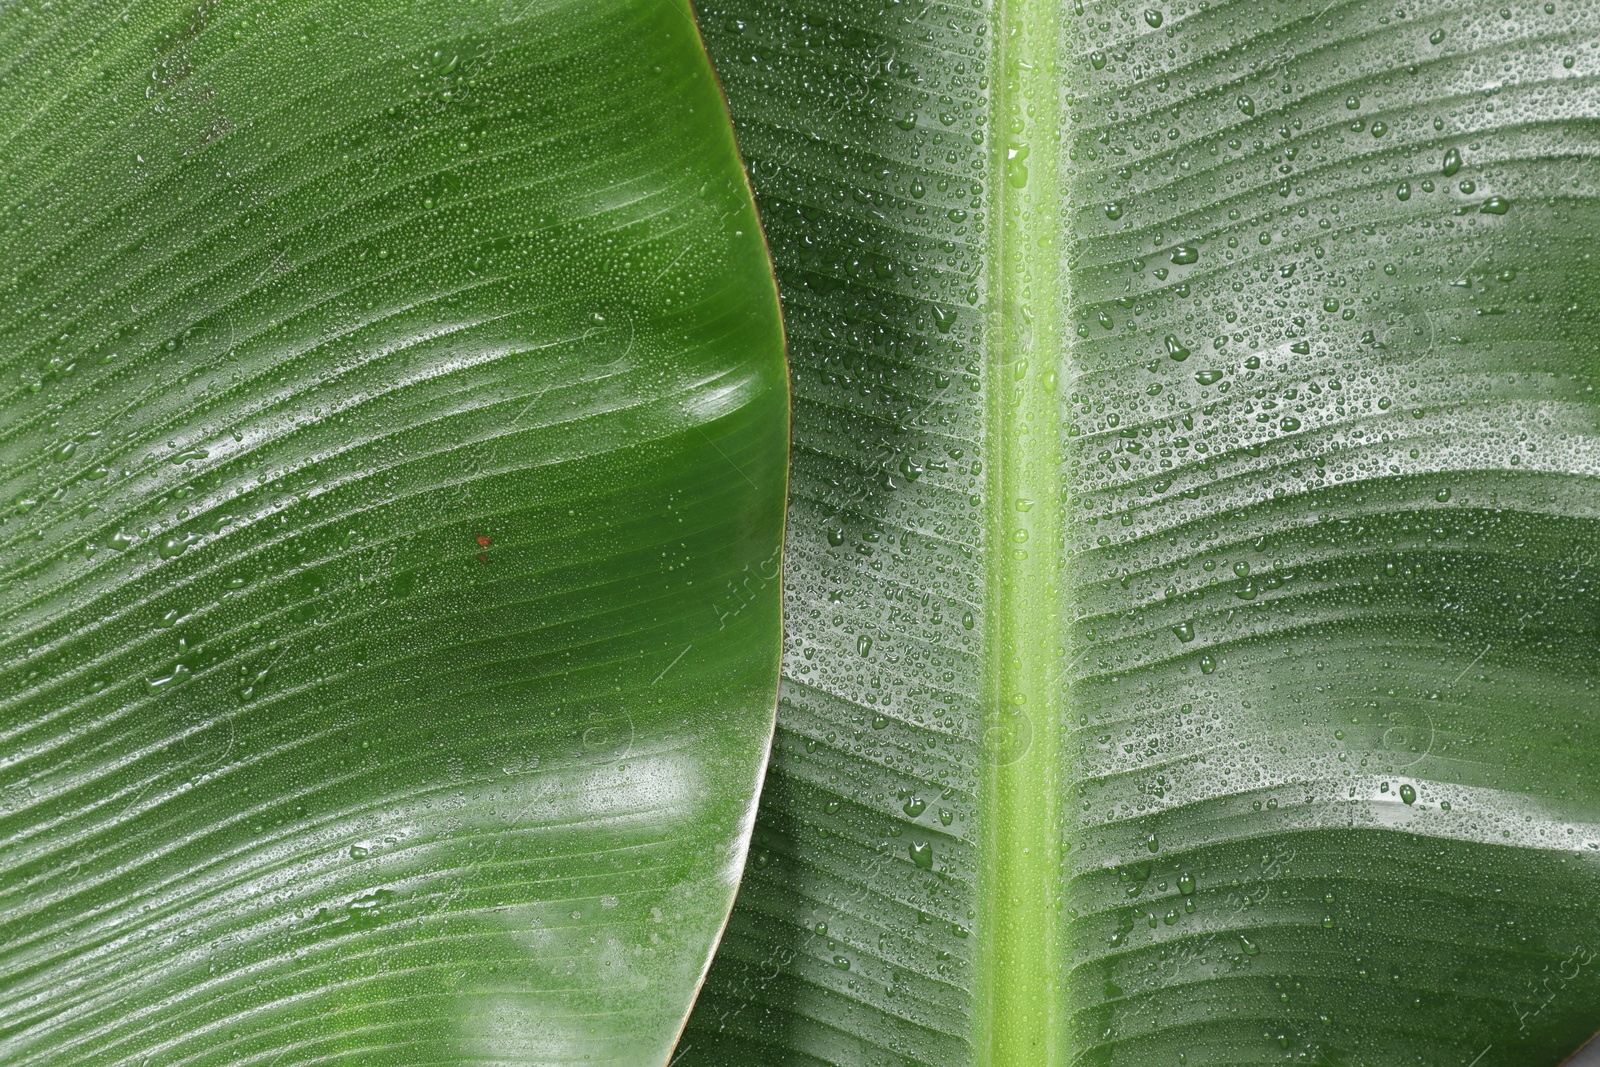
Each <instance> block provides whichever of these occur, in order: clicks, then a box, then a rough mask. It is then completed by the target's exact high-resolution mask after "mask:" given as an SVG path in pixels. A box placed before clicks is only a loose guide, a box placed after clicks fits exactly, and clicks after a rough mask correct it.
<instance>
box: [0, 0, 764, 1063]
mask: <svg viewBox="0 0 1600 1067" xmlns="http://www.w3.org/2000/svg"><path fill="white" fill-rule="evenodd" d="M0 145H3V148H0V366H3V375H0V501H3V503H4V508H3V512H0V798H3V799H0V1061H3V1062H5V1063H6V1064H7V1065H17V1067H22V1065H25V1064H40V1065H44V1064H48V1065H65V1064H140V1065H145V1064H148V1065H152V1067H153V1065H156V1064H194V1065H198V1064H213V1063H217V1064H220V1063H229V1064H257V1065H261V1067H290V1065H298V1064H328V1063H345V1064H368V1065H375V1064H424V1063H448V1064H467V1063H483V1064H490V1063H492V1064H497V1065H506V1064H553V1063H566V1062H578V1061H583V1062H588V1063H615V1064H660V1063H662V1062H664V1061H665V1059H666V1057H667V1054H668V1051H669V1049H670V1047H671V1044H672V1042H673V1040H674V1038H675V1036H676V1034H677V1031H678V1029H679V1027H680V1025H681V1023H682V1020H683V1017H684V1015H685V1014H686V1012H687V1010H688V1006H689V1003H690V1001H691V999H692V997H693V994H694V990H695V988H696V986H697V984H698V981H699V979H700V977H701V975H702V973H703V968H704V967H705V965H706V963H707V960H708V958H709V955H710V952H711V949H712V945H713V943H714V941H715V939H716V937H717V934H718V932H719V930H720V928H721V926H722V924H723V922H724V918H725V916H726V913H727V909H728V907H729V905H730V901H731V897H732V893H733V889H734V885H735V883H736V880H737V872H738V870H739V868H740V864H741V862H742V859H743V855H744V850H745V846H746V842H747V840H748V834H749V826H750V821H751V817H752V809H753V803H754V801H753V798H754V794H755V792H756V789H757V786H758V782H759V778H760V774H761V768H762V766H763V762H764V758H765V753H766V744H767V739H768V737H769V734H770V730H771V723H772V715H773V708H774V705H775V701H776V684H777V653H778V637H779V630H778V627H779V600H778V592H777V590H778V582H777V568H778V549H779V545H780V536H781V528H782V521H783V494H784V487H785V457H786V450H787V390H786V383H785V376H784V366H783V358H782V340H781V333H780V329H779V324H778V316H777V302H776V299H775V296H774V292H773V288H772V281H771V274H770V269H769V267H768V265H767V261H766V257H765V253H764V249H763V246H762V243H761V240H760V235H759V233H758V230H757V225H756V219H755V215H754V212H753V210H752V206H751V203H750V200H749V194H748V190H747V188H746V186H745V183H744V179H743V175H742V173H741V170H740V167H739V163H738V159H737V155H736V152H735V148H734V144H733V140H732V136H731V129H730V126H729V123H728V119H727V115H726V112H725V110H724V107H723V104H722V101H721V98H720V96H719V94H718V93H717V91H716V87H715V82H714V80H713V78H712V74H711V71H710V68H709V65H708V64H707V62H706V57H705V54H704V51H703V49H702V48H701V46H700V44H699V41H698V38H697V36H696V33H695V30H694V27H693V24H692V23H691V22H690V21H689V20H688V19H687V17H686V15H685V14H684V12H683V10H682V9H681V8H680V7H678V6H676V5H674V4H672V3H669V2H667V0H628V2H624V0H603V2H591V3H582V4H579V3H555V2H552V3H543V2H535V3H531V4H530V3H526V2H518V3H477V4H471V3H446V2H443V0H422V2H418V3H405V4H399V3H379V2H357V3H322V2H317V0H294V2H281V3H253V2H245V3H238V4H211V3H205V4H199V5H196V4H193V3H178V2H175V0H153V2H138V3H133V4H110V3H98V2H88V0H82V2H79V0H73V2H56V3H42V4H41V3H34V2H27V3H23V2H6V3H3V4H0Z"/></svg>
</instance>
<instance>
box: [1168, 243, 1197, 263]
mask: <svg viewBox="0 0 1600 1067" xmlns="http://www.w3.org/2000/svg"><path fill="white" fill-rule="evenodd" d="M1199 259H1200V250H1199V249H1198V248H1195V247H1194V246H1193V245H1179V246H1178V247H1177V248H1174V249H1173V250H1172V262H1174V263H1176V264H1177V265H1178V266H1180V267H1183V266H1187V265H1188V264H1190V263H1196V262H1198V261H1199Z"/></svg>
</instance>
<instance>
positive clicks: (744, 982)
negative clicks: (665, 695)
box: [678, 0, 1600, 1067]
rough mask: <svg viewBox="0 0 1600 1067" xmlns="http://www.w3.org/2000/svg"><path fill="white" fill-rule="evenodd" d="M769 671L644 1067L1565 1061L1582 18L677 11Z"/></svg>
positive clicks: (744, 2)
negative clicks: (759, 413) (757, 436)
mask: <svg viewBox="0 0 1600 1067" xmlns="http://www.w3.org/2000/svg"><path fill="white" fill-rule="evenodd" d="M701 22H702V26H703V28H704V31H705V34H706V38H707V44H708V47H709V49H710V52H711V54H712V57H713V59H714V61H715V62H716V65H717V68H718V71H719V74H720V76H721V78H722V81H723V84H724V86H725V87H726V89H727V92H728V96H729V100H730V105H731V108H732V111H733V115H734V119H735V127H736V130H737V133H738V136H739V140H740V145H741V148H742V149H743V151H744V153H745V155H746V161H747V165H748V167H749V169H750V172H751V175H752V179H753V182H754V186H755V191H756V199H757V203H758V205H759V206H760V208H761V210H762V215H763V219H764V222H765V224H766V228H767V236H768V239H769V242H770V244H771V248H772V254H773V258H774V261H775V263H776V267H777V271H778V279H779V288H780V291H781V292H782V293H783V295H784V309H785V316H786V320H787V330H788V336H789V345H790V360H791V365H792V373H793V381H794V390H795V409H794V410H795V448H794V455H793V460H792V469H793V473H792V479H793V482H792V490H791V500H790V522H789V543H788V562H787V575H788V590H789V598H788V605H787V627H788V638H787V641H788V644H787V647H786V650H785V668H784V673H785V679H784V683H783V690H782V694H783V695H782V702H781V709H780V714H779V731H778V737H777V740H776V742H775V749H774V754H773V760H772V765H771V769H770V770H769V774H768V780H767V786H766V791H765V794H764V797H763V801H762V809H761V815H760V819H759V822H758V827H757V831H756V838H755V842H754V844H753V846H752V848H753V853H752V856H753V858H752V862H751V864H750V865H749V867H748V868H747V872H746V876H745V882H744V886H743V888H742V890H741V893H740V898H739V902H738V904H737V906H736V908H735V911H734V915H733V919H732V921H731V924H730V927H729V932H728V933H727V935H726V936H725V938H724V941H723V945H722V948H721V949H720V951H719V954H718V957H717V959H716V961H715V963H714V964H713V967H712V971H711V975H710V977H709V979H708V982H707V987H706V990H705V991H704V993H703V994H702V995H701V997H700V999H699V1002H698V1003H697V1006H696V1009H695V1013H694V1015H693V1017H692V1018H691V1020H690V1024H689V1027H688V1029H687V1031H686V1033H685V1036H684V1039H683V1043H682V1045H681V1046H680V1056H681V1059H680V1060H679V1061H678V1062H679V1063H681V1064H683V1065H685V1067H689V1065H702V1064H704V1065H709V1064H749V1063H757V1062H759V1063H770V1064H805V1065H820V1064H848V1065H867V1064H871V1065H896V1067H898V1065H909V1064H938V1065H944V1064H968V1063H977V1064H987V1065H995V1067H1038V1065H1054V1064H1082V1065H1089V1064H1096V1065H1117V1067H1170V1065H1185V1064H1186V1065H1198V1064H1208V1065H1214V1064H1228V1065H1239V1064H1268V1063H1306V1064H1319V1065H1349V1067H1355V1065H1379V1064H1400V1063H1407V1064H1429V1065H1437V1067H1447V1065H1448V1067H1465V1065H1467V1064H1473V1065H1475V1067H1495V1065H1532V1064H1547V1065H1554V1064H1557V1063H1559V1062H1560V1061H1561V1060H1562V1059H1563V1058H1564V1057H1565V1056H1566V1055H1568V1054H1570V1053H1571V1052H1572V1050H1574V1049H1575V1048H1577V1047H1578V1046H1579V1045H1580V1044H1582V1043H1583V1041H1584V1039H1585V1038H1587V1037H1588V1036H1589V1035H1590V1034H1592V1033H1593V1032H1594V1031H1595V1029H1596V1028H1597V1027H1600V970H1597V968H1596V965H1595V964H1596V958H1597V952H1600V944H1597V942H1596V931H1597V930H1600V866H1597V864H1600V853H1597V849H1600V776H1597V775H1600V696H1597V691H1596V681H1597V661H1596V658H1595V655H1594V649H1595V647H1596V636H1597V618H1600V613H1597V611H1596V607H1597V603H1600V601H1597V596H1596V582H1595V578H1596V575H1595V568H1596V565H1597V564H1600V527H1597V519H1600V483H1597V481H1596V475H1597V474H1600V459H1597V457H1600V441H1597V439H1596V435H1597V429H1600V427H1597V421H1600V401H1597V398H1596V395H1595V386H1596V384H1597V380H1600V347H1597V344H1596V341H1595V337H1596V329H1595V326H1596V309H1597V308H1600V291H1597V282H1596V277H1597V275H1596V273H1595V271H1594V269H1593V266H1592V264H1591V256H1592V255H1593V254H1594V251H1595V235H1596V234H1597V233H1600V214H1597V212H1596V209H1595V201H1594V194H1595V192H1596V176H1595V175H1596V171H1595V167H1594V163H1593V161H1594V158H1595V157H1596V155H1597V153H1600V126H1597V125H1596V122H1595V117H1596V116H1597V115H1600V110H1597V104H1600V99H1597V97H1596V95H1595V84H1596V82H1595V76H1596V71H1597V69H1600V68H1597V63H1600V53H1597V52H1596V50H1595V49H1596V42H1597V40H1600V32H1597V31H1600V7H1597V6H1596V5H1594V4H1590V3H1582V2H1578V3H1573V2H1565V0H1563V2H1558V3H1551V4H1542V3H1541V4H1527V5H1520V6H1512V7H1506V6H1503V5H1499V4H1470V3H1469V4H1457V3H1435V2H1431V0H1425V2H1422V3H1404V4H1399V5H1396V4H1393V3H1381V4H1380V3H1367V2H1341V0H1336V2H1333V3H1328V2H1326V0H1317V2H1310V0H1307V2H1304V3H1301V2H1292V0H1269V2H1223V3H1215V2H1213V3H1188V2H1184V3H1173V4H1167V3H1159V2H1154V0H1141V2H1140V3H1120V2H1113V3H1102V4H1088V3H1083V4H1079V3H1077V2H1075V0H1074V2H1042V0H997V2H995V3H992V4H988V3H984V4H968V3H938V2H924V0H907V2H904V3H892V2H885V3H870V4H853V3H839V2H836V0H709V2H707V3H706V4H704V5H703V6H702V9H701Z"/></svg>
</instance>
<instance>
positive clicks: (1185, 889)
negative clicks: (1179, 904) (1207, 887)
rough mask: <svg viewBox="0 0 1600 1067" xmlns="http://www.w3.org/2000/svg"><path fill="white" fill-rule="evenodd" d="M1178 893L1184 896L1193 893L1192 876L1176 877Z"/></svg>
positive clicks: (1182, 875)
mask: <svg viewBox="0 0 1600 1067" xmlns="http://www.w3.org/2000/svg"><path fill="white" fill-rule="evenodd" d="M1178 892H1180V893H1182V894H1183V895H1184V896H1189V895H1190V894H1191V893H1193V892H1194V875H1192V874H1188V873H1185V874H1181V875H1179V876H1178Z"/></svg>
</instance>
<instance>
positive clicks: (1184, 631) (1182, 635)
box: [1172, 622, 1194, 644]
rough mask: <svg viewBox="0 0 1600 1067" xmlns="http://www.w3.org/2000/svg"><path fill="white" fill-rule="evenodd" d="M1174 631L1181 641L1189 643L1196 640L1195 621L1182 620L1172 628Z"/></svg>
mask: <svg viewBox="0 0 1600 1067" xmlns="http://www.w3.org/2000/svg"><path fill="white" fill-rule="evenodd" d="M1172 632H1173V633H1174V634H1176V635H1177V637H1178V640H1179V641H1182V642H1183V643H1184V644H1188V643H1189V642H1190V641H1193V640H1194V623H1193V622H1180V623H1179V624H1178V625H1176V626H1174V627H1173V628H1172Z"/></svg>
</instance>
